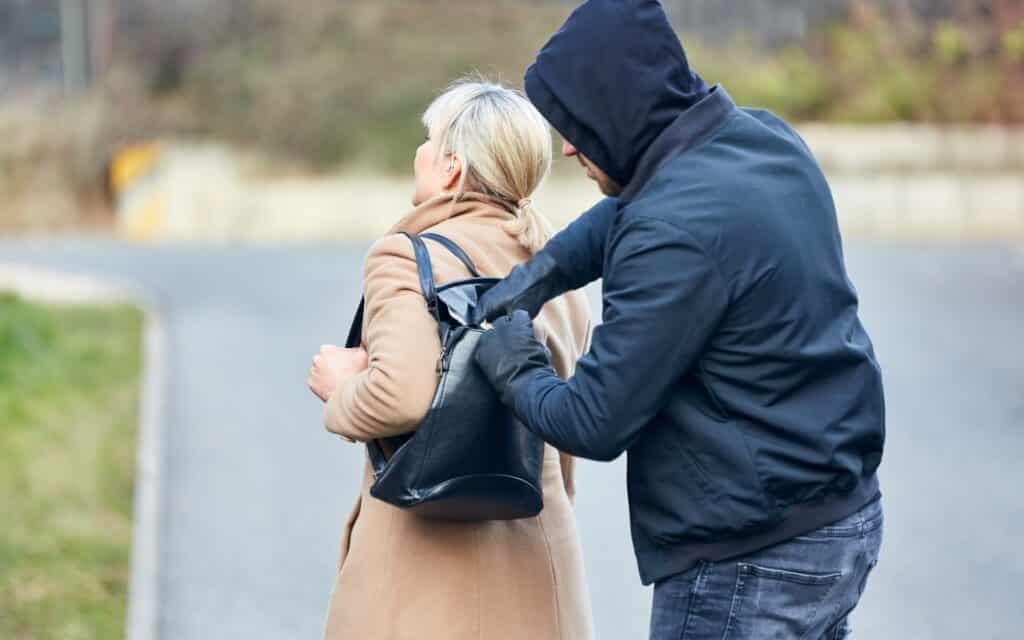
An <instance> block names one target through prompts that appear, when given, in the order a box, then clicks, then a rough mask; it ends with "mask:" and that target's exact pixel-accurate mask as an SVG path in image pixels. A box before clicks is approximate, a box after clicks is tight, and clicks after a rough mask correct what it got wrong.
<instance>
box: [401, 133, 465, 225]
mask: <svg viewBox="0 0 1024 640" xmlns="http://www.w3.org/2000/svg"><path fill="white" fill-rule="evenodd" d="M456 164H457V163H456V162H455V159H454V158H452V157H451V156H448V157H443V156H442V154H439V153H438V148H437V144H436V143H435V142H434V140H433V139H432V137H431V136H430V134H429V132H428V134H427V139H426V140H425V141H424V142H423V144H421V145H420V146H419V148H418V149H416V158H415V160H413V173H414V175H415V190H414V192H413V194H412V205H413V206H414V207H418V206H420V205H421V204H423V203H424V202H426V201H427V200H430V199H431V198H435V197H437V196H439V195H441V194H442V193H444V192H445V191H446V190H448V189H449V188H451V186H452V185H453V184H454V182H455V179H457V178H458V175H457V173H456V166H455V165H456Z"/></svg>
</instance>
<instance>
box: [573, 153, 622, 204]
mask: <svg viewBox="0 0 1024 640" xmlns="http://www.w3.org/2000/svg"><path fill="white" fill-rule="evenodd" d="M562 155H563V156H565V157H566V158H576V160H577V161H578V162H579V163H580V166H581V167H583V168H584V169H585V170H586V171H587V177H588V178H590V179H591V180H593V181H594V182H596V183H597V188H598V189H600V190H601V193H603V194H604V195H606V196H612V197H615V196H617V195H619V194H620V193H622V186H621V185H620V184H619V183H618V182H615V181H614V180H612V178H611V176H609V175H608V174H607V173H605V172H604V171H602V170H601V168H600V167H598V166H597V165H596V164H594V162H593V161H592V160H591V159H590V158H588V157H587V156H585V155H583V154H582V153H581V152H580V150H579V149H577V148H576V147H574V146H572V144H571V143H570V142H569V141H568V140H565V141H563V142H562Z"/></svg>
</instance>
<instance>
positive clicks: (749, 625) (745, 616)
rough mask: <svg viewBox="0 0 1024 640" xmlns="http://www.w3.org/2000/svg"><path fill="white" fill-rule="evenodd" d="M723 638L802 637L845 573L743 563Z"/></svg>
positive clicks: (759, 639)
mask: <svg viewBox="0 0 1024 640" xmlns="http://www.w3.org/2000/svg"><path fill="white" fill-rule="evenodd" d="M737 567H738V572H737V578H736V588H735V591H734V592H733V598H732V605H731V607H730V610H729V619H728V621H727V622H726V628H725V633H724V635H723V636H722V640H749V639H753V638H757V639H758V640H761V639H768V638H780V639H786V640H793V639H795V638H803V637H804V635H805V634H806V633H807V632H808V631H809V630H810V629H812V628H814V627H816V626H819V625H820V622H821V621H820V620H818V617H819V608H820V607H821V604H822V602H824V601H825V599H826V598H828V596H829V593H831V591H832V588H833V587H834V586H835V585H836V583H838V582H839V581H840V580H841V579H842V577H843V574H842V573H840V572H835V573H824V574H816V573H804V572H799V571H788V570H785V569H773V568H768V567H762V566H759V565H755V564H747V563H743V562H740V563H738V564H737Z"/></svg>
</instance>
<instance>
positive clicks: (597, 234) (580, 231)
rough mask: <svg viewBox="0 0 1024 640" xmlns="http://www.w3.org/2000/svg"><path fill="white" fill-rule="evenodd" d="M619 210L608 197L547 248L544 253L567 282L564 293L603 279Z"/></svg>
mask: <svg viewBox="0 0 1024 640" xmlns="http://www.w3.org/2000/svg"><path fill="white" fill-rule="evenodd" d="M618 211H619V201H618V200H617V199H615V198H605V199H604V200H601V201H600V202H598V203H597V204H596V205H594V206H593V207H591V208H590V209H589V210H588V211H586V212H585V213H584V214H583V215H581V216H580V217H578V218H576V219H575V220H574V221H573V222H572V223H571V224H570V225H569V226H568V227H566V228H565V229H563V230H562V231H560V232H558V233H556V234H555V235H554V236H553V237H552V238H551V240H549V241H548V243H547V245H545V247H544V251H545V252H546V253H547V254H549V255H550V256H551V257H552V258H554V261H555V264H557V265H558V269H559V271H560V272H561V274H562V277H563V279H564V281H565V286H566V288H565V289H564V291H571V290H574V289H579V288H580V287H583V286H586V285H587V284H590V283H591V282H593V281H594V280H597V279H598V278H600V277H601V271H602V269H603V268H604V254H605V242H606V241H607V239H608V231H609V230H610V229H611V227H612V223H613V222H614V221H615V216H616V215H617V214H618ZM559 293H562V292H559Z"/></svg>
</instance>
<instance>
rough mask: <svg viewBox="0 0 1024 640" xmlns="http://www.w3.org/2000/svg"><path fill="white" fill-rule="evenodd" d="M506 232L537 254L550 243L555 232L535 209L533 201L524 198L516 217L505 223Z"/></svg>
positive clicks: (517, 204) (519, 204)
mask: <svg viewBox="0 0 1024 640" xmlns="http://www.w3.org/2000/svg"><path fill="white" fill-rule="evenodd" d="M505 231H506V232H507V233H508V234H509V235H511V236H513V237H514V238H516V239H517V240H519V244H521V245H523V246H524V247H526V250H527V251H529V252H530V253H537V252H538V251H540V250H541V249H543V248H544V245H546V244H547V243H548V240H550V239H551V236H552V235H553V234H554V231H553V230H552V228H551V223H550V222H549V221H548V219H547V218H545V217H544V216H543V215H541V214H540V212H538V211H537V210H536V209H534V208H533V200H531V199H530V198H523V199H522V200H520V201H519V202H518V203H516V217H515V218H513V219H512V220H509V221H508V222H506V223H505Z"/></svg>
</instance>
